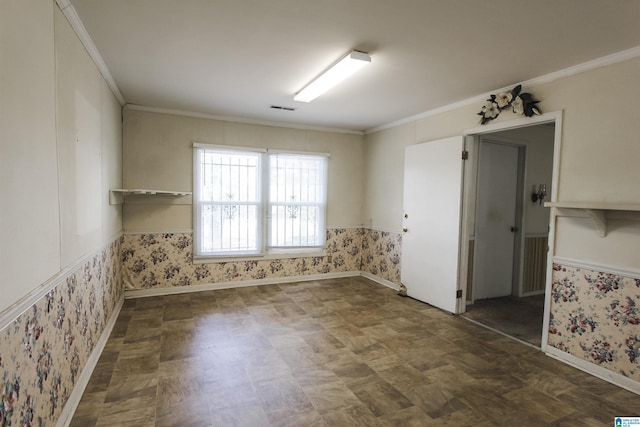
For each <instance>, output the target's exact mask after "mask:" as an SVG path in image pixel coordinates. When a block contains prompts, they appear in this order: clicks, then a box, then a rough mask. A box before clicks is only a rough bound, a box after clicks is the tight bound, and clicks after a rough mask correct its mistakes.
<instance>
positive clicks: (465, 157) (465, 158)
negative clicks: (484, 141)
mask: <svg viewBox="0 0 640 427" xmlns="http://www.w3.org/2000/svg"><path fill="white" fill-rule="evenodd" d="M468 159H469V152H468V151H467V150H464V151H463V152H462V160H468Z"/></svg>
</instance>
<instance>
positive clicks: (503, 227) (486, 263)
mask: <svg viewBox="0 0 640 427" xmlns="http://www.w3.org/2000/svg"><path fill="white" fill-rule="evenodd" d="M517 183H518V147H516V146H513V145H506V144H500V143H492V142H487V141H482V142H481V143H480V150H479V156H478V181H477V193H476V197H477V199H476V200H477V201H476V231H475V256H474V261H473V273H474V274H473V299H474V300H476V299H484V298H496V297H502V296H506V295H511V294H512V284H513V252H514V243H515V236H516V229H515V226H516V194H517Z"/></svg>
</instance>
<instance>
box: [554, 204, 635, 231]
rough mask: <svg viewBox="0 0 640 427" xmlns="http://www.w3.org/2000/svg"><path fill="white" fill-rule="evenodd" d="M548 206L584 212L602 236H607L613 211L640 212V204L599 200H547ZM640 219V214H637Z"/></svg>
mask: <svg viewBox="0 0 640 427" xmlns="http://www.w3.org/2000/svg"><path fill="white" fill-rule="evenodd" d="M544 206H545V207H547V208H558V209H572V210H580V211H582V212H584V213H585V214H586V215H587V216H588V217H589V218H591V219H592V220H593V222H594V223H595V224H596V227H598V231H599V233H600V237H606V236H607V223H608V221H609V218H610V217H611V213H612V212H636V213H638V212H640V204H635V203H602V202H600V203H598V202H545V204H544ZM633 219H636V220H640V216H637V215H636V216H635V218H633Z"/></svg>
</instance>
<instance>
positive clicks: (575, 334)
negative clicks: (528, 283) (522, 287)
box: [548, 263, 640, 382]
mask: <svg viewBox="0 0 640 427" xmlns="http://www.w3.org/2000/svg"><path fill="white" fill-rule="evenodd" d="M639 289H640V277H639V276H637V275H635V276H631V275H629V276H627V275H621V274H618V273H617V272H616V273H613V272H610V271H607V270H606V269H604V268H598V267H596V266H594V267H592V268H585V267H582V266H574V265H569V264H564V263H563V264H559V263H554V264H553V280H552V285H551V308H550V320H549V337H548V345H550V346H552V347H555V348H556V349H558V350H560V351H562V352H565V353H568V354H570V355H572V356H575V357H576V358H578V359H582V360H584V361H586V362H590V363H593V364H595V365H597V366H599V367H601V368H604V369H608V370H610V371H612V372H614V373H616V374H619V375H622V376H624V377H628V378H630V379H632V380H634V381H636V382H637V381H640V292H639Z"/></svg>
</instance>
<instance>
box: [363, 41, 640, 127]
mask: <svg viewBox="0 0 640 427" xmlns="http://www.w3.org/2000/svg"><path fill="white" fill-rule="evenodd" d="M638 56H640V46H636V47H633V48H631V49H627V50H623V51H621V52H616V53H612V54H611V55H607V56H603V57H601V58H596V59H593V60H591V61H587V62H583V63H581V64H578V65H574V66H572V67H568V68H565V69H563V70H560V71H555V72H553V73H549V74H545V75H543V76H540V77H534V78H533V79H529V80H526V81H523V82H520V83H514V84H512V85H509V86H505V87H502V88H499V89H496V90H494V91H491V92H486V93H483V94H481V95H477V96H474V97H472V98H467V99H464V100H462V101H458V102H454V103H453V104H449V105H444V106H442V107H438V108H434V109H432V110H428V111H425V112H423V113H420V114H416V115H414V116H410V117H406V118H404V119H400V120H396V121H394V122H391V123H387V124H384V125H381V126H377V127H375V128H372V129H368V130H366V131H365V135H368V134H371V133H375V132H379V131H381V130H385V129H390V128H393V127H396V126H400V125H403V124H407V123H411V122H415V121H417V120H420V119H424V118H427V117H431V116H435V115H437V114H441V113H445V112H447V111H451V110H455V109H458V108H461V107H466V106H467V105H470V104H478V103H482V102H484V101H486V99H487V98H488V97H489V96H490V95H491V94H495V93H500V92H506V91H510V90H511V89H513V87H514V86H517V85H519V84H521V85H522V86H538V85H541V84H545V83H551V82H553V81H556V80H559V79H562V78H565V77H569V76H573V75H576V74H580V73H584V72H587V71H591V70H595V69H596V68H601V67H605V66H607V65H612V64H616V63H618V62H623V61H626V60H629V59H633V58H636V57H638Z"/></svg>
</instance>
